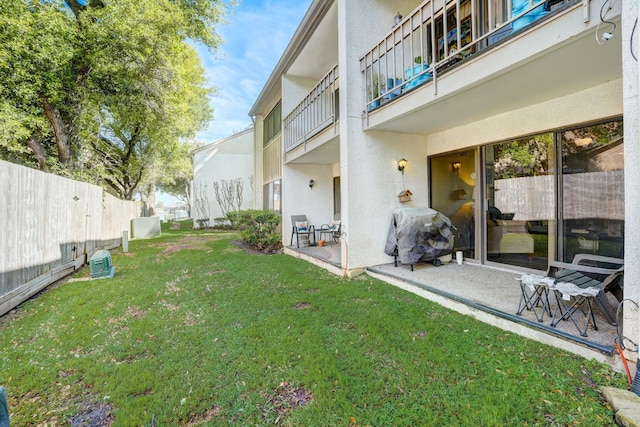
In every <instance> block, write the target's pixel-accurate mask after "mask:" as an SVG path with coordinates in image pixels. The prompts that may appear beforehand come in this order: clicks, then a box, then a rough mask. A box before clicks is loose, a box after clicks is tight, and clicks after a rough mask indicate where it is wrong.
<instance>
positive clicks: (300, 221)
mask: <svg viewBox="0 0 640 427" xmlns="http://www.w3.org/2000/svg"><path fill="white" fill-rule="evenodd" d="M291 226H292V230H291V242H290V243H289V246H293V236H295V237H296V247H298V248H299V247H300V236H306V238H307V239H309V240H310V241H309V244H310V245H311V239H313V246H315V245H316V229H315V227H314V226H313V225H310V224H309V221H307V216H306V215H291ZM303 238H304V237H303Z"/></svg>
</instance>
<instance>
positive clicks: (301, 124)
mask: <svg viewBox="0 0 640 427" xmlns="http://www.w3.org/2000/svg"><path fill="white" fill-rule="evenodd" d="M337 72H338V66H337V65H334V66H333V68H332V69H331V70H329V72H328V73H327V74H325V76H324V77H323V78H322V79H320V81H319V82H318V83H317V84H316V85H315V86H314V87H313V89H311V91H309V93H308V94H307V95H306V96H305V97H304V99H303V100H302V101H301V102H300V103H299V104H298V105H297V106H296V107H295V108H294V109H293V110H292V111H291V112H290V113H289V114H288V115H287V116H286V117H285V119H284V130H283V132H284V138H283V139H284V148H285V152H287V151H290V150H292V149H293V148H295V147H297V146H298V145H300V144H302V143H303V142H304V141H305V140H307V139H309V138H310V137H311V136H313V135H314V134H316V133H317V132H319V131H321V130H322V129H324V128H325V127H327V126H329V125H331V124H332V123H334V121H335V120H336V115H335V99H336V98H335V90H336V86H337V80H338V75H337Z"/></svg>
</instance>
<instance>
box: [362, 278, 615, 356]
mask: <svg viewBox="0 0 640 427" xmlns="http://www.w3.org/2000/svg"><path fill="white" fill-rule="evenodd" d="M366 271H367V273H374V274H375V275H376V277H378V278H380V279H381V280H385V279H384V278H385V277H389V278H393V279H394V280H398V281H401V282H404V283H407V284H409V285H411V286H414V287H418V288H420V289H423V290H425V291H427V292H430V293H432V294H435V295H438V296H440V297H443V298H446V299H448V300H451V301H454V302H457V303H460V304H463V305H465V306H468V307H470V308H472V309H475V310H478V311H481V312H484V313H487V314H489V315H492V316H495V317H498V318H501V319H504V320H507V321H508V322H512V323H516V324H519V325H523V326H525V327H527V328H531V329H534V330H537V331H540V332H543V333H545V334H547V335H552V336H554V337H556V338H560V339H562V340H565V341H569V342H571V343H575V344H578V345H580V346H583V347H586V348H588V349H590V350H592V351H596V352H598V353H600V354H602V355H605V356H607V357H610V358H611V357H613V354H614V350H615V349H614V347H611V346H606V345H602V344H598V343H594V342H591V341H587V340H583V339H581V338H579V337H577V336H574V335H571V334H568V333H565V332H563V331H560V330H558V329H555V328H552V327H550V326H547V325H544V324H540V323H538V322H533V321H530V320H528V319H524V318H522V317H520V316H517V315H515V314H510V313H505V312H503V311H500V310H497V309H494V308H492V307H489V306H487V305H484V304H480V303H477V302H475V301H473V300H470V299H468V298H464V297H460V296H458V295H454V294H452V293H449V292H446V291H443V290H441V289H436V288H433V287H431V286H429V285H425V284H423V283H419V282H417V281H414V280H411V279H407V278H404V277H400V276H394V275H390V274H389V273H388V272H386V271H383V270H382V269H378V268H376V267H367V269H366ZM385 281H387V282H388V280H385ZM392 284H393V283H392ZM436 302H437V301H436ZM448 308H451V307H448ZM465 314H466V313H465ZM480 320H482V319H480ZM503 329H504V328H503ZM528 338H531V337H528ZM545 344H549V343H545ZM551 345H552V344H551ZM608 363H611V361H609V362H608Z"/></svg>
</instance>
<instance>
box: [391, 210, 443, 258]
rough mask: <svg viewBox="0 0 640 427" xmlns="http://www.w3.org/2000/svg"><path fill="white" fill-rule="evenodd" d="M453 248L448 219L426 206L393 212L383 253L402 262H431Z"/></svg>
mask: <svg viewBox="0 0 640 427" xmlns="http://www.w3.org/2000/svg"><path fill="white" fill-rule="evenodd" d="M452 251H453V233H452V232H451V221H450V220H449V218H447V217H446V216H444V215H443V214H441V213H440V212H438V211H434V210H433V209H429V208H401V209H396V210H394V211H393V218H392V219H391V226H390V227H389V233H388V234H387V243H386V244H385V247H384V252H385V253H386V254H387V255H390V256H398V257H399V258H400V262H401V263H402V264H416V263H417V262H418V261H421V260H422V261H432V260H434V259H436V258H438V257H441V256H443V255H448V254H450V253H451V252H452Z"/></svg>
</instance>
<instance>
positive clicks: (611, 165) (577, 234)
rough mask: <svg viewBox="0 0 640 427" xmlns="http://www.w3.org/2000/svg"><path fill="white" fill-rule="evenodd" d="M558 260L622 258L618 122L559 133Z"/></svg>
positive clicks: (621, 159)
mask: <svg viewBox="0 0 640 427" xmlns="http://www.w3.org/2000/svg"><path fill="white" fill-rule="evenodd" d="M560 145H561V152H562V175H561V178H562V185H561V187H560V188H561V189H562V197H561V200H562V209H561V211H560V215H561V218H562V240H561V243H562V245H561V249H562V250H561V252H560V253H561V254H562V257H561V258H562V260H563V261H566V262H571V261H572V260H573V257H574V256H575V255H576V254H577V253H591V254H597V255H604V256H610V257H615V258H623V257H624V253H623V251H624V244H623V243H624V242H623V236H624V157H623V152H624V140H623V135H622V121H615V122H609V123H604V124H600V125H596V126H588V127H583V128H579V129H574V130H570V131H565V132H561V133H560Z"/></svg>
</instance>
